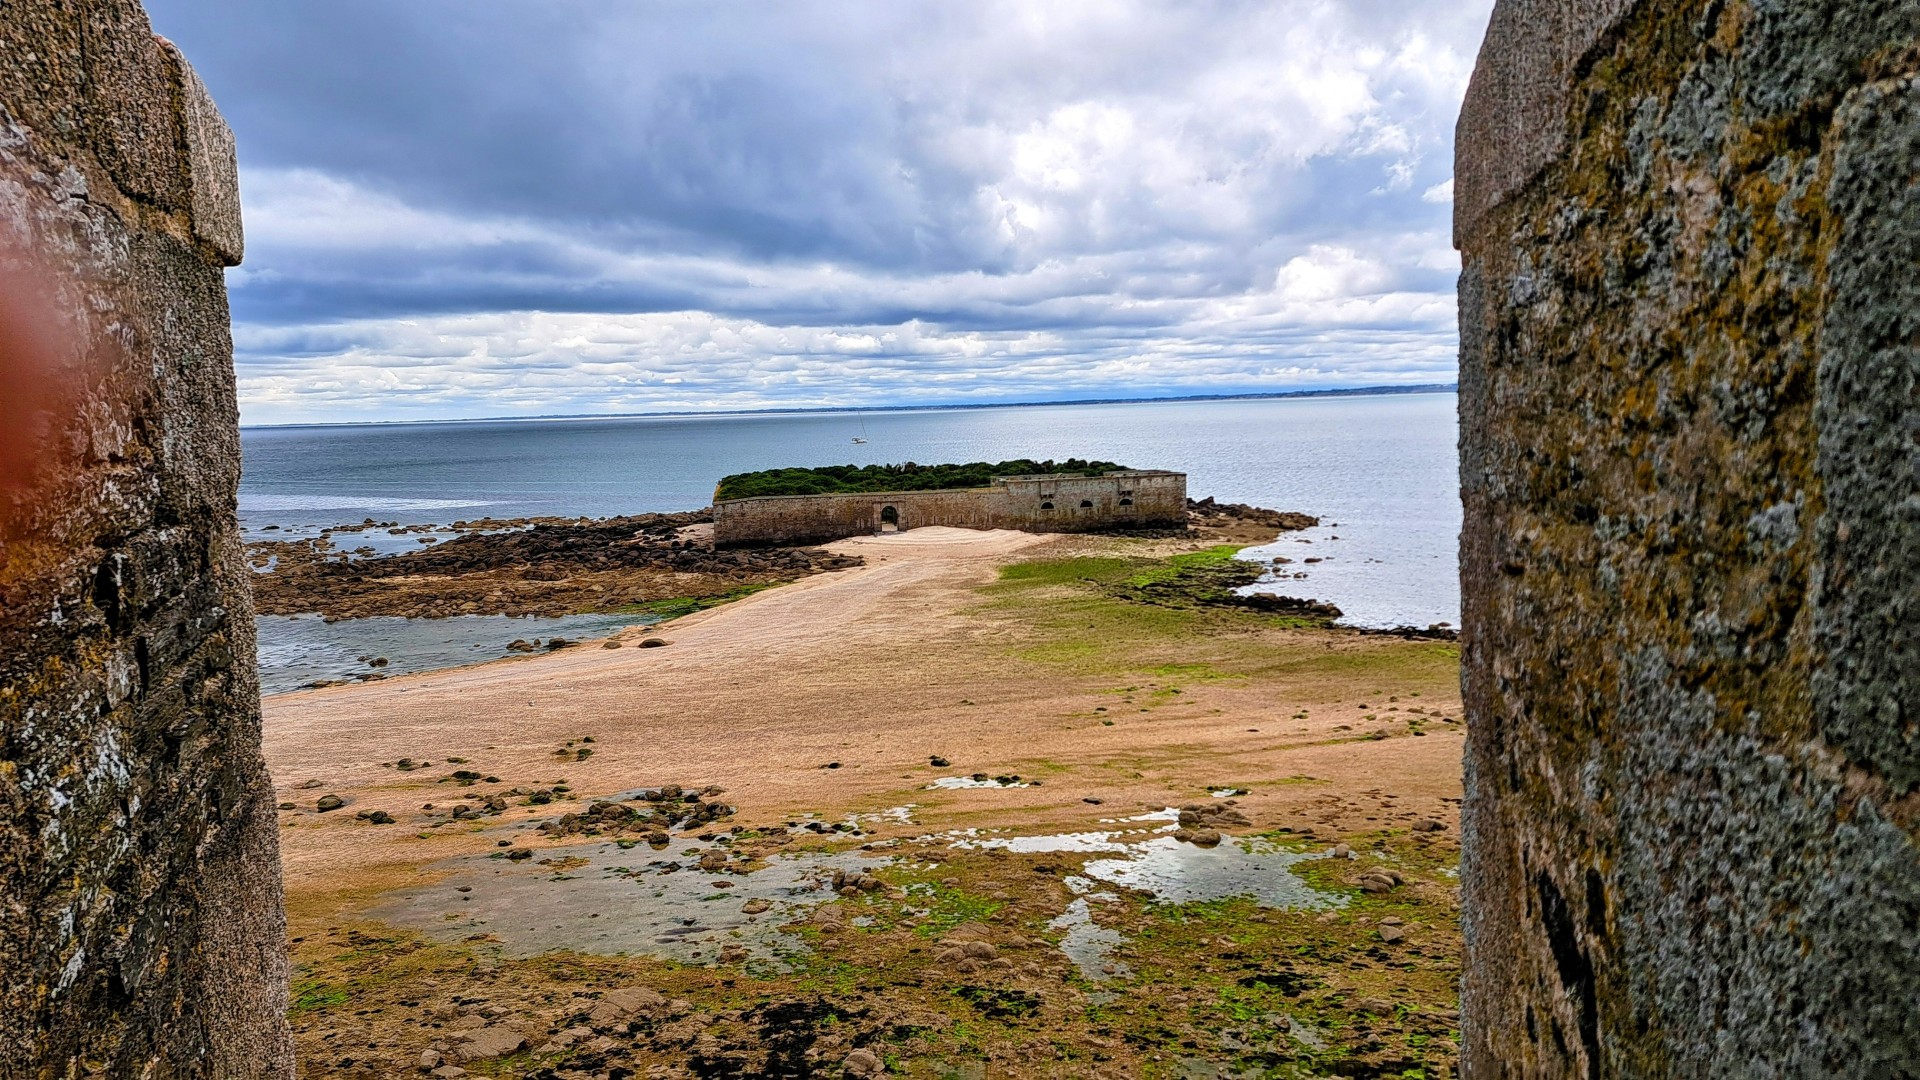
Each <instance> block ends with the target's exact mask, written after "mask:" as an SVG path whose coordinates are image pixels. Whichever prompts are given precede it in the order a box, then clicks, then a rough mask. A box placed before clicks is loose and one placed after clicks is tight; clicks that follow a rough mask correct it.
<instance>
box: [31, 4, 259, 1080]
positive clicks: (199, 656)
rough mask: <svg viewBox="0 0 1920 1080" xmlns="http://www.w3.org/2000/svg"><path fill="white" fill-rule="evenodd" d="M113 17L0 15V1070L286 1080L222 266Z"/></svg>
mask: <svg viewBox="0 0 1920 1080" xmlns="http://www.w3.org/2000/svg"><path fill="white" fill-rule="evenodd" d="M240 255H241V232H240V214H239V193H238V185H237V183H236V178H235V169H234V154H233V140H232V136H231V134H230V133H229V131H228V130H227V127H226V124H225V123H224V121H222V120H221V118H220V115H219V113H218V112H217V111H216V110H215V108H214V106H213V103H212V101H211V100H210V99H209V98H208V97H207V94H206V90H205V88H204V87H203V86H202V85H201V83H200V80H199V79H198V78H197V77H195V75H194V74H193V70H192V69H191V68H190V67H188V66H187V64H186V62H185V61H184V60H183V59H181V57H180V55H179V54H178V53H177V52H176V51H175V50H174V49H173V47H172V46H171V45H169V44H167V43H166V42H164V41H161V40H158V39H156V38H155V37H154V36H153V34H152V32H151V30H150V28H149V27H148V24H147V19H146V15H145V14H144V13H143V12H142V11H141V9H140V7H139V6H138V4H136V3H133V2H131V0H89V2H86V3H78V4H76V3H67V2H60V0H17V2H9V3H7V4H6V5H5V6H4V8H0V286H4V288H0V293H4V294H5V296H4V302H0V353H4V354H5V356H4V359H5V364H4V366H3V367H0V379H3V380H4V381H5V385H4V386H0V395H4V397H5V398H6V400H5V401H4V402H0V424H3V425H4V426H6V427H7V429H8V431H7V434H8V436H9V441H8V442H7V443H6V444H5V449H6V453H5V455H4V460H0V1076H5V1077H9V1078H12V1077H41V1076H45V1077H56V1076H57V1077H79V1076H88V1077H92V1076H110V1077H156V1078H157V1077H170V1078H171V1077H221V1078H228V1077H290V1076H291V1075H292V1071H293V1070H292V1054H291V1047H290V1043H289V1040H288V1037H287V1031H286V1026H285V1012H286V1002H287V957H286V940H285V925H284V916H283V913H282V905H281V891H280V868H279V858H278V851H277V839H276V835H275V823H274V812H273V804H272V801H271V796H272V793H271V790H270V788H269V787H268V784H267V778H266V773H265V769H264V766H263V764H262V761H261V757H260V732H259V690H258V685H257V681H256V678H255V672H254V636H253V622H252V617H251V606H250V601H249V596H248V584H247V580H246V571H245V570H244V568H243V566H242V563H241V560H240V546H239V539H238V531H237V528H236V525H235V516H234V515H235V506H234V498H235V490H236V485H237V483H238V477H239V470H240V443H239V432H238V427H237V414H236V409H235V403H234V375H233V364H232V346H231V343H230V340H229V336H228V318H227V298H226V289H225V283H224V280H223V270H222V268H223V267H225V266H230V265H233V264H235V263H237V262H239V260H240Z"/></svg>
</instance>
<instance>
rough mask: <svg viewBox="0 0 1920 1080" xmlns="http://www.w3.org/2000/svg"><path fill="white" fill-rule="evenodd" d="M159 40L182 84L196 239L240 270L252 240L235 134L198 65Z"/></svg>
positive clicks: (187, 157) (183, 115) (185, 136)
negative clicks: (243, 216) (243, 211)
mask: <svg viewBox="0 0 1920 1080" xmlns="http://www.w3.org/2000/svg"><path fill="white" fill-rule="evenodd" d="M157 40H158V42H159V47H160V48H162V49H164V50H165V51H166V52H167V53H168V54H169V55H170V56H171V58H172V61H173V66H174V71H175V78H176V79H177V80H178V93H179V101H180V125H181V128H182V136H183V139H184V143H185V148H186V160H187V166H188V181H189V184H190V191H191V204H192V211H193V235H195V236H197V237H199V238H200V239H201V240H204V241H205V242H206V243H208V244H209V245H211V246H212V247H213V250H214V251H215V253H217V254H218V255H219V257H220V259H221V261H222V264H223V265H226V266H238V265H240V260H241V258H242V257H243V256H244V255H245V254H246V237H245V234H244V232H243V230H242V228H241V225H240V166H239V159H238V157H237V156H236V154H235V150H234V143H233V129H232V128H230V127H228V126H227V120H226V118H225V117H223V116H221V115H220V110H219V109H218V108H216V107H215V106H214V104H213V96H212V95H211V94H208V93H207V87H206V84H205V83H203V82H201V81H200V75H199V74H198V73H197V72H195V71H194V70H193V65H192V64H189V63H187V58H186V57H184V56H182V55H180V50H179V49H177V48H175V47H174V45H173V43H172V42H170V41H168V40H166V39H165V38H160V39H157Z"/></svg>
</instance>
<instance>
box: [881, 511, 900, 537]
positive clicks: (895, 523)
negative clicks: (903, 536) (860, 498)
mask: <svg viewBox="0 0 1920 1080" xmlns="http://www.w3.org/2000/svg"><path fill="white" fill-rule="evenodd" d="M880 531H881V532H883V533H890V532H899V531H900V511H899V510H898V509H897V508H895V507H892V506H883V507H881V508H880Z"/></svg>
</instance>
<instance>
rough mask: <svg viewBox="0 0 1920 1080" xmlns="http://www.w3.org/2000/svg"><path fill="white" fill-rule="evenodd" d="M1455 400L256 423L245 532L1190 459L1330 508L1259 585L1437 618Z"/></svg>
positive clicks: (265, 628)
mask: <svg viewBox="0 0 1920 1080" xmlns="http://www.w3.org/2000/svg"><path fill="white" fill-rule="evenodd" d="M1454 408H1455V403H1454V396H1453V395H1452V394H1410V395H1386V396H1356V397H1334V398H1291V399H1288V398H1282V399H1268V400H1257V401H1208V402H1148V403H1140V404H1126V405H1073V406H1048V407H1039V408H1036V407H1009V408H994V409H949V410H916V411H911V412H884V413H803V414H774V415H749V416H740V415H727V416H674V417H634V418H623V419H594V420H551V421H498V422H495V421H480V422H463V423H448V424H406V425H391V426H354V427H285V428H251V429H247V430H245V431H244V432H242V435H241V444H242V447H243V450H244V458H245V462H244V463H245V471H244V474H243V476H242V479H241V484H240V512H241V517H242V520H243V524H244V525H245V526H246V527H247V530H248V532H249V534H250V535H252V536H259V535H262V534H261V533H260V530H261V529H262V528H263V527H264V526H266V525H269V524H273V525H278V526H281V529H280V530H279V531H278V533H277V535H282V536H284V535H286V534H287V533H288V532H293V533H295V534H296V535H298V534H302V533H310V532H312V531H314V530H317V529H319V528H323V527H326V526H329V525H337V524H343V523H348V522H358V521H361V520H363V519H365V518H369V517H371V518H375V519H378V520H380V521H397V522H400V523H402V524H415V523H422V522H435V523H442V524H444V523H447V522H451V521H454V520H458V519H462V518H466V519H472V518H480V517H488V516H491V517H496V518H510V517H530V516H537V515H555V516H580V515H584V516H591V517H603V516H607V515H614V514H634V513H644V512H650V511H664V510H688V509H694V508H697V507H701V506H705V505H707V504H708V502H710V501H711V499H712V495H713V487H714V484H715V482H716V481H718V480H719V479H720V477H722V476H724V475H726V474H728V473H735V472H745V471H748V470H752V469H764V468H775V467H779V466H789V465H838V464H848V463H852V464H869V463H891V462H903V461H918V462H922V463H936V462H949V461H981V460H986V461H1002V460H1006V459H1009V458H1021V457H1026V458H1035V459H1043V458H1056V459H1057V458H1066V457H1085V458H1101V459H1106V460H1109V461H1118V462H1122V463H1125V464H1127V465H1131V466H1135V467H1139V468H1155V469H1178V470H1181V471H1183V472H1185V473H1187V474H1188V478H1189V479H1188V490H1189V492H1190V494H1192V495H1193V496H1194V497H1195V498H1199V497H1203V496H1206V495H1213V496H1215V497H1216V498H1219V499H1221V500H1222V501H1228V502H1244V503H1253V504H1255V505H1258V506H1266V507H1271V508H1273V509H1277V510H1297V511H1301V512H1303V513H1309V514H1314V515H1317V516H1319V517H1320V518H1321V519H1322V521H1323V522H1324V524H1323V525H1322V526H1321V527H1320V528H1318V529H1314V530H1311V531H1309V532H1307V533H1305V534H1300V535H1296V536H1290V537H1288V538H1286V539H1283V540H1282V541H1281V542H1280V543H1279V544H1276V545H1273V546H1271V547H1269V548H1264V549H1255V550H1253V551H1250V552H1248V553H1247V554H1248V556H1249V557H1271V556H1273V555H1286V556H1288V557H1290V558H1293V559H1294V563H1293V564H1292V565H1290V566H1289V567H1288V568H1287V569H1288V570H1289V572H1298V573H1305V574H1306V575H1307V576H1306V577H1305V578H1302V579H1294V578H1292V577H1288V578H1286V579H1284V580H1282V581H1278V582H1275V583H1273V584H1271V585H1268V586H1265V587H1266V588H1269V589H1272V590H1273V591H1278V592H1284V593H1288V594H1291V595H1299V596H1309V597H1313V598H1315V599H1320V600H1325V601H1329V602H1332V603H1335V604H1338V605H1339V606H1340V607H1341V608H1342V609H1343V610H1344V611H1346V613H1347V621H1348V622H1351V623H1353V624H1355V625H1363V626H1399V625H1417V626H1426V625H1428V624H1431V623H1436V622H1448V623H1457V622H1459V609H1460V598H1459V584H1458V579H1457V576H1456V573H1455V544H1456V538H1457V536H1458V533H1459V529H1460V503H1459V497H1458V495H1457V494H1456V492H1457V490H1458V482H1457V475H1456V469H1455V464H1454V461H1455V448H1454V443H1455V417H1454ZM855 437H861V438H865V439H866V440H867V442H866V443H865V444H863V445H862V444H855V443H853V441H852V440H853V439H854V438H855ZM265 535H269V536H271V535H276V533H267V534H265ZM1336 538H1337V539H1336ZM1301 541H1310V542H1311V543H1302V542H1301ZM355 542H357V541H350V542H349V543H355ZM1308 557H1312V558H1318V559H1321V560H1323V561H1321V562H1318V563H1312V564H1309V563H1306V562H1304V561H1303V560H1304V559H1305V558H1308ZM273 622H274V620H263V621H262V632H263V641H267V640H268V639H269V637H270V636H272V635H274V634H275V633H276V631H275V630H274V628H273ZM281 622H282V623H284V620H281ZM537 632H538V628H537V627H536V628H533V629H531V630H529V629H527V628H520V629H517V630H516V631H515V633H516V634H518V635H519V636H529V637H530V636H534V635H535V634H536V633H537ZM423 633H428V634H430V633H431V631H423ZM389 636H391V635H390V634H389ZM443 636H444V635H443ZM277 644H278V641H277V639H275V640H274V641H273V642H272V643H271V644H270V645H268V646H266V647H273V646H274V645H277ZM338 644H339V645H340V646H343V647H346V648H347V649H349V651H350V650H351V646H350V645H348V644H347V643H346V642H340V643H338ZM387 644H388V645H389V646H391V645H393V642H392V641H389V642H387ZM471 644H472V643H471V642H465V641H463V642H462V647H463V648H469V649H470V648H471ZM501 644H502V645H504V642H502V643H501ZM388 651H389V652H392V651H398V650H396V649H393V648H389V649H388ZM480 651H482V652H491V650H490V649H483V650H480ZM409 666H411V665H409ZM397 669H399V668H398V665H396V666H395V668H392V669H390V670H397ZM280 681H282V682H284V680H280Z"/></svg>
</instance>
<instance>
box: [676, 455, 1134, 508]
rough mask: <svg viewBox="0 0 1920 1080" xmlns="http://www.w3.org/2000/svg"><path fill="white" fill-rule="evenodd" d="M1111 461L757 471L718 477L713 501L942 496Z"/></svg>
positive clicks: (1109, 468)
mask: <svg viewBox="0 0 1920 1080" xmlns="http://www.w3.org/2000/svg"><path fill="white" fill-rule="evenodd" d="M1125 468H1126V466H1125V465H1116V464H1114V463H1113V462H1111V461H1082V460H1081V459H1079V458H1068V459H1067V460H1065V461H1032V460H1029V459H1027V458H1017V459H1015V460H1013V461H998V462H994V461H973V462H968V463H967V464H965V465H916V464H914V463H913V462H911V461H909V462H907V463H906V464H904V465H826V466H822V467H821V468H818V469H763V470H761V471H760V472H749V473H734V474H733V475H732V476H728V477H724V478H722V479H721V481H720V486H719V487H718V488H716V489H714V493H713V498H714V501H716V502H722V501H725V500H727V499H748V498H753V497H755V496H760V495H840V494H859V493H861V492H872V491H947V490H951V489H954V488H976V487H986V486H987V484H988V483H989V482H990V481H991V480H992V479H993V478H994V477H996V476H1031V475H1035V474H1041V473H1063V474H1075V475H1080V476H1099V475H1100V474H1102V473H1108V472H1114V471H1117V470H1121V469H1125Z"/></svg>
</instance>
